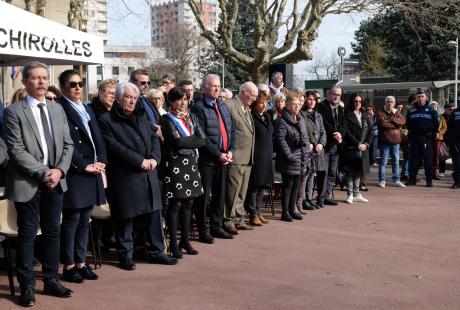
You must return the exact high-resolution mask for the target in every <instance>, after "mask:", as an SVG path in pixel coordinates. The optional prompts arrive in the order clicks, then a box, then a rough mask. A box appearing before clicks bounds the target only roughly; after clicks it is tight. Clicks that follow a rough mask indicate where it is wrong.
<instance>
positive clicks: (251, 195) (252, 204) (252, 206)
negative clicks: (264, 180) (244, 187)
mask: <svg viewBox="0 0 460 310" xmlns="http://www.w3.org/2000/svg"><path fill="white" fill-rule="evenodd" d="M265 188H267V186H266V185H258V186H256V185H253V186H251V185H250V186H249V187H248V192H247V194H246V201H245V204H246V209H247V211H248V213H249V217H251V218H254V217H255V216H256V215H259V214H260V207H261V206H262V202H263V199H264V193H265Z"/></svg>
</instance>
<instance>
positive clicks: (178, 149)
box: [161, 113, 206, 161]
mask: <svg viewBox="0 0 460 310" xmlns="http://www.w3.org/2000/svg"><path fill="white" fill-rule="evenodd" d="M190 118H191V121H192V124H193V131H194V134H193V135H192V136H189V137H179V136H178V134H177V128H176V125H175V124H174V122H173V121H172V120H171V118H170V117H169V116H168V115H167V114H165V115H163V116H162V117H161V131H162V132H163V137H164V139H165V143H164V145H163V156H164V157H165V158H163V160H164V161H166V160H167V159H168V158H171V157H172V156H177V155H184V156H195V155H196V154H195V152H194V149H198V148H200V147H202V146H204V145H205V143H206V142H205V138H206V135H205V134H204V132H203V129H201V127H200V124H199V123H198V119H197V118H196V116H195V115H193V114H192V113H190Z"/></svg>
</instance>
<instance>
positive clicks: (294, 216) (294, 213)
mask: <svg viewBox="0 0 460 310" xmlns="http://www.w3.org/2000/svg"><path fill="white" fill-rule="evenodd" d="M289 215H290V216H291V217H292V218H293V219H294V220H303V216H302V214H300V213H297V212H289Z"/></svg>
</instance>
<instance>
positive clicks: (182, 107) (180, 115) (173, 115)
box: [161, 87, 206, 258]
mask: <svg viewBox="0 0 460 310" xmlns="http://www.w3.org/2000/svg"><path fill="white" fill-rule="evenodd" d="M168 102H169V105H170V109H169V112H168V113H166V114H165V115H163V116H162V117H161V131H162V133H163V137H164V147H163V156H164V161H165V162H166V163H165V167H164V170H163V172H164V183H163V184H164V191H165V193H166V197H167V198H168V199H169V204H168V228H169V238H170V242H169V249H170V251H171V254H172V256H173V257H175V258H182V253H181V249H184V250H185V251H186V252H187V254H190V255H197V254H198V251H197V250H195V249H194V248H193V247H192V246H191V245H190V242H189V233H190V225H191V222H192V206H193V200H194V198H196V197H198V196H201V195H202V194H203V187H202V185H201V178H200V173H199V172H198V164H197V158H198V148H200V147H202V146H204V145H205V143H206V140H205V134H204V132H203V130H202V129H201V127H200V125H199V124H198V119H197V118H196V116H195V115H193V114H189V112H188V100H187V96H186V94H185V92H184V91H183V90H182V88H180V87H174V88H172V89H171V90H170V91H169V93H168ZM179 213H180V227H181V229H180V231H181V237H180V242H179V244H177V238H176V234H177V224H178V221H179Z"/></svg>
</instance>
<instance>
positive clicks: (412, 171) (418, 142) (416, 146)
mask: <svg viewBox="0 0 460 310" xmlns="http://www.w3.org/2000/svg"><path fill="white" fill-rule="evenodd" d="M415 99H416V102H415V105H414V106H413V107H412V108H411V109H409V111H408V112H407V117H406V120H407V123H406V124H407V129H408V130H409V135H408V138H409V144H410V147H409V152H410V162H409V181H407V183H406V185H415V184H416V178H417V173H418V169H419V167H420V163H421V161H422V159H423V162H424V168H425V176H426V186H428V187H432V186H433V175H434V172H433V142H434V138H435V137H436V133H437V131H438V113H437V112H436V111H435V110H434V109H432V108H431V107H430V106H429V104H428V100H427V96H426V93H425V91H424V90H421V89H418V90H417V94H416V95H415Z"/></svg>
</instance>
